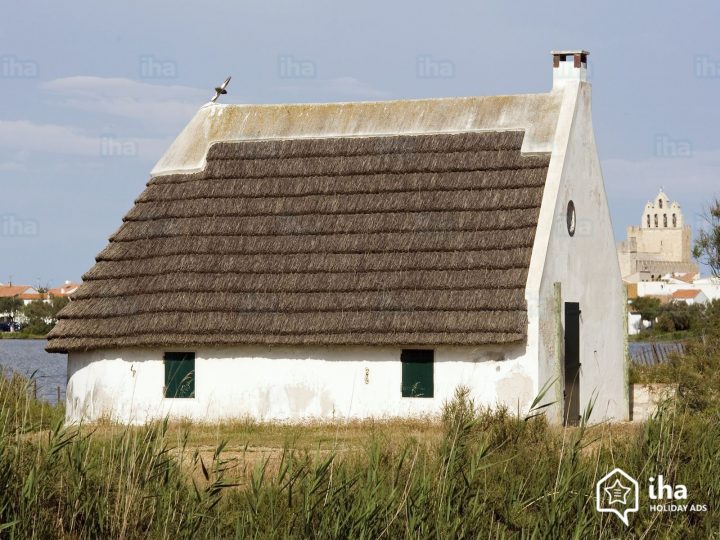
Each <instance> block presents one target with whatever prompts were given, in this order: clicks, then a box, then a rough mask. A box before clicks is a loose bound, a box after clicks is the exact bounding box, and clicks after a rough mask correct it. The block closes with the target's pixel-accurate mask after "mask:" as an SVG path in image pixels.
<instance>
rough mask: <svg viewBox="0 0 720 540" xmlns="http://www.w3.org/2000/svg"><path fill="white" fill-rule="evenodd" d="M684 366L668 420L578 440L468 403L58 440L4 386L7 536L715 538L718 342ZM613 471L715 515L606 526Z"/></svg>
mask: <svg viewBox="0 0 720 540" xmlns="http://www.w3.org/2000/svg"><path fill="white" fill-rule="evenodd" d="M689 358H690V360H688V362H689V364H688V363H686V364H679V363H676V364H672V365H671V366H670V367H669V368H666V371H667V372H666V373H664V374H663V377H664V378H665V380H668V381H675V382H678V384H680V388H681V392H680V393H679V397H678V399H677V402H676V404H675V405H676V406H675V407H667V408H665V409H663V411H662V412H661V413H660V414H658V415H657V417H656V418H653V419H651V420H650V421H648V422H647V423H645V424H600V425H593V426H588V425H586V423H585V422H583V423H582V424H581V425H580V427H577V428H568V429H563V428H560V427H556V426H551V425H548V424H547V422H546V420H545V417H544V416H542V415H534V414H530V415H529V416H528V417H527V418H519V417H517V416H516V415H514V414H511V413H510V412H509V411H508V410H506V409H502V408H500V409H494V410H487V409H479V408H477V407H475V406H474V405H473V404H472V403H471V402H470V401H469V400H468V398H467V394H466V393H465V392H464V391H463V390H462V389H459V390H458V393H457V396H456V398H455V399H454V400H453V401H452V402H451V403H448V404H447V405H446V407H445V411H444V414H443V416H442V418H438V419H424V420H423V419H419V420H395V421H388V422H372V421H364V422H349V423H337V424H330V423H307V424H303V425H282V424H263V423H258V422H254V421H251V420H245V421H238V422H235V423H232V424H224V425H194V424H186V423H175V424H173V423H169V422H161V423H156V424H153V425H151V426H146V427H126V426H120V425H116V424H110V423H106V424H98V425H93V426H85V427H82V428H68V429H65V428H63V427H61V426H62V424H61V422H62V414H63V411H62V409H61V408H58V407H51V406H49V405H45V404H42V403H39V402H37V401H35V400H34V399H32V398H31V397H30V395H31V392H29V386H28V383H27V381H24V380H23V379H21V378H19V377H15V378H13V379H7V378H0V529H2V530H0V536H2V537H8V538H23V539H24V538H43V539H44V538H73V539H75V538H100V537H101V538H552V539H556V538H618V537H623V538H625V537H634V538H709V537H712V536H713V534H714V535H716V537H717V531H718V530H720V513H718V511H717V509H715V508H714V505H715V504H716V501H717V500H719V497H718V496H719V495H720V482H718V481H717V478H718V477H720V459H718V457H719V456H718V449H719V448H720V412H719V411H720V406H719V405H718V403H719V402H720V397H718V389H720V384H718V383H719V382H720V381H719V380H718V378H720V369H718V368H719V367H720V355H718V342H717V341H716V340H714V339H707V340H706V341H705V342H700V343H698V344H696V345H694V346H692V347H691V349H690V351H689ZM646 375H647V376H648V377H650V375H648V374H646ZM716 385H717V386H716ZM538 412H539V411H538ZM588 412H589V411H586V412H585V414H586V415H587V414H588ZM615 466H618V467H621V468H623V469H624V470H626V471H627V472H628V473H630V474H632V475H634V476H636V477H638V478H639V479H644V480H645V485H647V478H648V477H649V476H656V475H657V474H663V475H664V477H665V479H666V481H667V482H671V483H682V484H685V485H686V486H687V489H688V492H689V496H690V500H689V501H688V502H691V503H692V502H697V503H706V504H709V505H710V510H709V511H708V512H705V513H692V514H690V513H688V514H675V513H652V512H650V511H649V510H648V508H647V507H648V505H649V503H650V501H649V500H648V498H647V492H646V491H642V492H641V501H640V507H641V510H640V512H638V513H637V514H632V515H631V517H630V526H629V527H625V525H624V524H622V523H621V522H620V521H619V520H618V519H617V518H616V517H615V516H612V515H609V514H599V513H597V512H596V511H595V501H594V486H595V482H596V481H597V480H598V479H599V478H600V477H601V476H603V475H604V474H605V473H606V472H608V471H609V470H611V469H612V468H614V467H615Z"/></svg>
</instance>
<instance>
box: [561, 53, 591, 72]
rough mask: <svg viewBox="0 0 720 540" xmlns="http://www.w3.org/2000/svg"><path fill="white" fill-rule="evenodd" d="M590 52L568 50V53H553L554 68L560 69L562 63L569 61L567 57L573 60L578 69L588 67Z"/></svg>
mask: <svg viewBox="0 0 720 540" xmlns="http://www.w3.org/2000/svg"><path fill="white" fill-rule="evenodd" d="M589 54H590V52H588V51H585V50H583V49H578V50H574V51H572V50H566V51H552V57H553V67H555V68H557V67H560V62H561V61H563V62H565V61H567V57H568V56H570V57H572V59H573V65H574V66H575V67H576V68H579V67H582V65H583V64H586V65H587V57H588V55H589Z"/></svg>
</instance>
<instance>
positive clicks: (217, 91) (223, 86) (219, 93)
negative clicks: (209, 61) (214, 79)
mask: <svg viewBox="0 0 720 540" xmlns="http://www.w3.org/2000/svg"><path fill="white" fill-rule="evenodd" d="M231 78H232V77H228V78H227V79H225V82H224V83H222V84H221V85H220V86H216V87H215V95H214V96H213V98H212V99H211V100H210V103H215V102H216V101H217V98H219V97H220V96H222V95H223V94H227V90H225V89H226V88H227V85H228V84H230V79H231Z"/></svg>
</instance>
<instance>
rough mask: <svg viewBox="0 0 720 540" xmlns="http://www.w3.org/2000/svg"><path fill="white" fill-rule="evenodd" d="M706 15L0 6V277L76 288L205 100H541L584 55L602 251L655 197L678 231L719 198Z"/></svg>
mask: <svg viewBox="0 0 720 540" xmlns="http://www.w3.org/2000/svg"><path fill="white" fill-rule="evenodd" d="M718 20H720V3H718V2H714V1H710V0H708V1H704V2H699V1H692V0H690V1H686V2H682V3H681V2H668V1H663V0H660V1H633V2H628V1H627V0H626V1H623V2H616V1H612V0H605V1H603V2H592V3H590V2H587V3H583V2H578V1H574V2H565V1H553V2H549V1H547V2H538V1H537V0H534V1H522V0H515V1H513V2H508V1H506V0H502V1H501V0H498V1H483V0H472V1H448V2H426V1H418V0H415V1H413V2H401V1H396V2H387V1H384V2H377V1H375V0H364V1H363V2H346V1H341V0H335V1H334V2H330V1H313V0H305V1H303V2H299V1H296V2H291V1H289V0H287V1H285V0H282V1H280V0H265V1H262V2H260V1H245V2H237V1H236V2H231V1H230V0H225V1H217V0H203V1H202V2H199V1H194V0H184V1H183V2H182V3H180V2H177V1H172V2H171V1H169V0H168V1H165V0H144V1H139V0H132V1H124V2H119V1H111V0H106V1H104V2H97V1H85V0H75V1H72V2H57V1H50V0H44V1H43V0H35V1H33V2H12V3H10V2H7V3H5V5H4V6H3V16H2V18H0V282H3V283H7V282H8V281H12V282H13V283H17V284H27V285H33V286H46V285H57V284H59V283H62V282H63V281H65V280H72V281H77V280H79V279H80V277H81V276H82V274H83V273H84V272H85V271H87V270H88V269H89V268H90V267H91V266H92V264H93V263H94V257H95V255H96V254H97V253H98V252H99V251H100V250H101V249H102V248H103V247H104V246H105V244H106V243H107V238H108V237H109V236H110V235H111V234H112V233H113V232H114V231H115V230H117V228H118V227H119V226H120V225H121V219H122V216H123V215H125V213H126V212H127V211H128V210H129V209H130V208H131V207H132V204H133V201H134V199H135V198H136V197H137V196H138V195H139V194H140V192H141V191H142V190H143V188H144V186H145V183H146V182H147V180H148V177H149V172H150V170H151V169H152V167H153V165H154V164H155V162H156V161H157V160H158V159H159V158H160V156H161V155H162V154H163V152H164V151H165V149H166V148H167V147H168V146H169V144H170V143H171V141H172V140H173V139H174V138H175V136H177V134H178V133H179V132H180V130H181V129H182V128H183V126H184V125H185V124H186V123H187V122H188V121H189V119H190V118H192V116H193V114H194V113H195V112H196V111H197V109H198V108H200V107H201V106H202V105H203V104H204V103H206V102H207V101H208V100H209V98H210V97H211V96H212V94H213V92H212V89H213V87H215V86H216V85H217V84H219V83H220V82H222V81H223V80H224V79H225V77H226V76H228V75H232V76H233V79H232V82H231V84H230V87H229V94H228V95H227V96H224V97H223V100H222V101H223V102H224V103H286V102H324V101H356V100H384V99H411V98H425V97H449V96H469V95H493V94H517V93H535V92H546V91H549V89H550V86H551V79H552V69H551V65H552V63H551V57H550V51H551V50H554V49H586V50H589V51H590V57H589V70H590V71H589V73H590V79H591V81H592V84H593V121H594V127H595V132H596V138H597V145H598V152H599V155H600V159H601V163H602V167H603V173H604V178H605V185H606V191H607V194H608V200H609V204H610V211H611V216H612V220H613V227H614V231H615V236H616V239H618V240H621V239H623V238H624V236H625V228H626V227H627V226H628V225H632V224H639V220H640V216H641V214H642V210H643V206H644V204H645V203H646V202H647V201H648V200H651V199H652V198H653V197H654V196H655V195H656V193H657V192H658V190H659V189H660V187H663V188H664V189H665V192H666V193H667V194H668V196H669V197H670V198H671V199H673V200H677V201H678V202H679V203H680V204H681V206H682V208H683V211H684V213H685V216H686V222H687V223H690V224H691V225H692V226H693V228H694V229H695V228H696V227H697V226H698V224H699V223H701V214H702V212H703V209H704V208H705V207H707V205H708V204H709V202H710V201H711V200H712V198H713V197H715V196H718V195H720V182H719V181H718V180H719V179H720V137H719V136H718V129H717V126H718V125H720V107H719V106H718V103H719V102H720V101H719V100H718V97H719V96H720V34H718V31H717V21H718Z"/></svg>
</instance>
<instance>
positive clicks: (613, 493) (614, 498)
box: [603, 478, 631, 505]
mask: <svg viewBox="0 0 720 540" xmlns="http://www.w3.org/2000/svg"><path fill="white" fill-rule="evenodd" d="M630 489H631V488H629V487H627V486H624V485H623V484H622V482H620V479H619V478H616V479H615V482H614V483H613V484H610V485H609V486H606V487H605V488H603V491H605V493H607V495H608V504H616V503H620V504H623V505H624V504H627V502H626V499H627V496H628V493H630Z"/></svg>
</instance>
